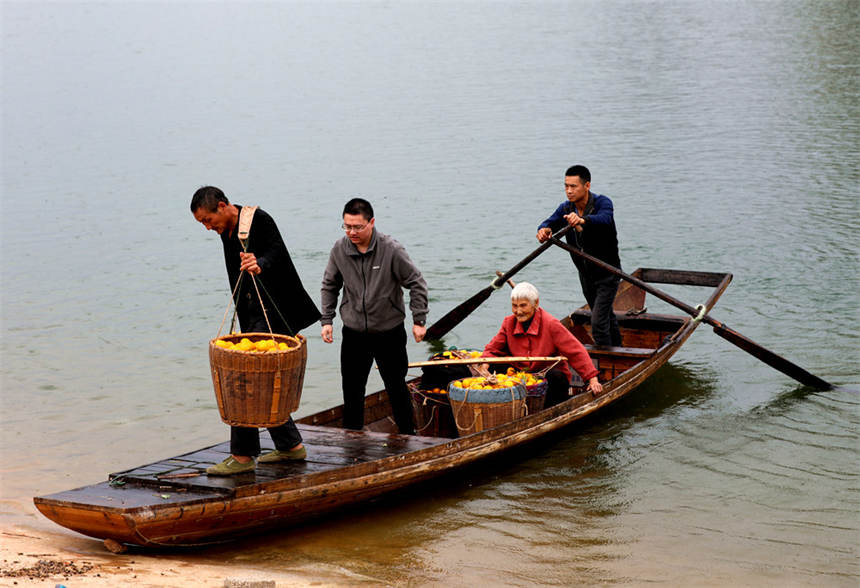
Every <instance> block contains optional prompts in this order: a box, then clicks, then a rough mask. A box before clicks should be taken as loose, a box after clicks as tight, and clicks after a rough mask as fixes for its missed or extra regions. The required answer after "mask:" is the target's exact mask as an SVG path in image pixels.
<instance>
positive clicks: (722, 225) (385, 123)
mask: <svg viewBox="0 0 860 588" xmlns="http://www.w3.org/2000/svg"><path fill="white" fill-rule="evenodd" d="M858 12H860V11H858V4H857V3H855V2H850V1H846V2H828V3H820V2H803V1H799V0H787V1H785V2H754V1H750V2H740V1H737V2H719V3H705V2H678V3H668V2H617V1H616V2H584V1H583V2H572V3H549V2H547V3H531V4H518V3H507V2H498V3H496V2H494V3H489V2H465V3H402V4H401V3H361V4H359V3H349V2H340V3H335V2H332V3H322V4H312V3H286V2H284V3H218V4H215V3H212V4H209V3H176V4H164V5H162V4H150V3H123V4H88V3H69V4H42V3H26V4H25V3H4V4H3V6H2V13H3V14H2V39H3V40H2V54H3V57H2V66H3V88H4V89H3V93H2V103H0V105H2V199H3V201H2V202H3V215H2V220H0V238H2V242H0V243H2V248H0V255H2V286H0V288H2V289H0V303H2V348H0V349H2V371H0V373H2V380H0V384H2V416H0V428H2V432H0V442H2V446H0V447H2V454H3V466H2V468H0V476H2V478H0V484H2V503H0V522H2V523H3V524H10V525H25V526H31V527H33V528H35V529H44V530H56V529H58V528H57V527H56V526H55V525H53V524H52V523H50V522H49V521H47V520H45V519H43V518H41V517H40V515H38V514H37V513H36V511H35V509H34V507H33V506H32V502H31V497H32V496H33V495H40V494H46V493H50V492H54V491H58V490H62V489H66V488H70V487H75V486H80V485H84V484H88V483H93V482H97V481H100V480H103V479H104V478H105V476H106V474H107V473H108V472H111V471H117V470H122V469H126V468H129V467H133V466H136V465H140V464H142V463H147V462H150V461H154V460H156V459H160V458H163V457H166V456H169V455H176V454H179V453H182V452H186V451H190V450H193V449H197V448H199V447H202V446H204V445H208V444H214V443H218V442H221V441H223V440H226V438H227V435H228V430H227V427H226V426H225V425H223V424H222V423H221V422H220V419H219V417H218V411H217V406H216V405H215V401H214V397H213V393H212V390H211V382H210V380H209V374H208V358H207V354H206V344H207V341H208V340H209V339H210V338H212V337H214V336H215V335H216V333H217V331H218V327H219V324H220V322H221V318H222V316H223V313H224V311H225V309H226V305H227V302H228V292H227V286H226V275H225V271H224V267H223V259H222V254H221V248H220V243H219V242H218V240H217V237H216V236H215V235H214V234H213V233H206V232H205V231H204V229H203V228H202V227H201V226H200V225H199V224H198V223H196V222H195V221H194V219H193V218H192V216H191V214H190V212H189V211H188V203H189V201H190V197H191V194H192V193H193V192H194V190H195V189H196V188H197V187H199V186H201V185H204V184H215V185H218V186H220V187H222V188H223V189H224V190H225V191H226V193H227V194H228V196H230V197H231V199H233V200H234V201H236V202H238V203H240V204H257V205H259V206H261V207H263V208H264V209H265V210H267V211H268V212H270V213H271V214H272V215H273V216H274V218H275V219H276V220H277V222H278V223H279V226H280V229H281V232H282V233H283V234H284V236H285V240H286V242H287V246H288V247H289V249H290V252H291V254H292V257H293V260H294V261H295V263H296V266H297V267H298V269H299V272H300V274H301V275H302V277H303V279H304V281H305V285H306V287H307V288H308V290H309V291H310V292H312V293H314V296H315V297H316V294H315V293H316V292H317V291H318V288H319V283H320V280H321V277H322V271H323V269H324V266H325V262H326V259H327V256H328V251H329V249H330V247H331V245H332V243H333V242H334V241H335V239H337V238H339V237H340V234H341V232H340V229H339V226H340V222H341V219H340V217H339V212H340V210H341V208H342V206H343V203H344V202H345V201H346V200H347V199H348V198H350V197H352V196H355V195H361V196H364V197H366V198H368V199H369V200H371V202H372V203H373V204H374V207H375V209H376V217H377V227H378V229H379V230H381V231H382V232H385V233H389V234H392V235H394V236H395V237H396V238H397V239H398V240H399V241H400V242H401V243H403V244H404V245H405V246H406V248H407V250H408V251H409V253H410V255H411V256H412V258H413V259H414V260H415V261H416V263H417V264H418V265H419V267H420V268H421V270H422V271H423V273H424V275H425V277H426V279H427V282H428V284H429V288H430V320H431V322H432V320H435V319H438V318H439V317H441V316H442V315H443V314H445V313H446V312H447V311H448V310H450V309H451V308H453V307H454V306H456V305H457V304H459V303H460V302H462V301H463V300H465V299H466V298H468V297H469V296H471V295H472V294H474V293H475V292H477V291H479V290H480V289H482V288H483V287H484V286H485V285H486V284H487V283H489V281H490V280H492V279H493V278H494V272H495V271H496V270H506V269H508V268H510V267H511V266H513V265H514V264H515V263H516V262H517V261H519V260H520V259H521V258H523V257H524V256H525V255H526V254H527V253H529V252H530V251H531V250H533V249H534V247H535V246H536V241H535V239H534V233H535V229H536V227H537V224H538V223H539V222H540V221H541V220H542V219H543V218H545V216H547V215H548V214H549V212H550V211H551V210H552V209H553V208H554V207H555V206H556V205H557V204H558V203H559V202H560V201H561V200H562V199H563V197H564V194H563V189H562V175H563V171H564V169H566V167H567V166H568V165H571V164H573V163H584V164H586V165H588V166H589V167H590V168H591V171H592V174H593V183H592V184H593V189H594V190H595V191H597V192H600V193H604V194H607V195H609V196H610V197H611V198H612V199H613V201H614V203H615V208H616V220H617V224H618V229H619V235H620V243H621V258H622V264H623V266H624V268H625V269H626V270H628V271H631V270H633V269H634V268H636V267H640V266H641V267H666V268H676V269H691V270H704V271H729V272H732V273H733V274H734V281H733V284H732V285H731V286H730V287H729V289H728V291H727V292H726V293H725V295H724V296H723V297H722V299H721V301H720V303H719V304H718V305H717V307H716V309H715V310H714V312H713V313H712V314H713V316H714V317H716V318H718V319H719V320H721V321H724V322H725V323H726V324H728V325H729V326H731V327H733V328H735V329H737V330H738V331H740V332H742V333H743V334H745V335H746V336H748V337H750V338H751V339H753V340H754V341H757V342H759V343H760V344H762V345H764V346H765V347H768V348H770V349H772V350H774V351H776V352H777V353H780V354H781V355H783V356H785V357H787V358H789V359H791V360H792V361H795V362H797V363H799V364H801V365H802V366H803V367H805V368H806V369H808V370H809V371H811V372H812V373H814V374H816V375H818V376H820V377H822V378H824V379H826V380H828V381H831V382H833V383H835V384H837V385H838V386H839V388H837V389H836V390H832V391H828V392H815V391H812V390H809V389H806V388H803V387H800V386H798V385H797V384H796V383H794V382H793V381H792V380H790V379H788V378H786V377H785V376H783V375H782V374H780V373H778V372H775V371H774V370H772V369H771V368H769V367H767V366H765V365H764V364H762V363H760V362H758V361H757V360H755V359H754V358H752V357H751V356H749V355H747V354H745V353H744V352H742V351H740V350H738V349H736V348H735V347H733V346H732V345H731V344H729V343H728V342H726V341H724V340H722V339H720V338H719V337H716V336H715V335H714V334H713V333H711V332H710V331H709V329H707V328H702V329H700V330H699V331H697V332H696V333H695V335H694V336H693V337H692V339H691V340H690V341H689V342H688V344H687V345H686V346H685V347H684V348H683V349H682V350H681V352H680V353H679V354H678V355H676V356H675V358H674V359H673V361H672V364H671V365H670V366H668V367H666V368H664V369H663V370H661V372H659V373H658V374H657V375H656V376H655V377H654V378H653V379H652V380H651V381H649V382H648V383H647V384H646V385H645V386H643V387H642V388H641V389H640V390H639V391H638V392H637V393H635V394H634V395H632V396H630V397H629V398H627V399H625V400H624V401H623V402H622V403H620V404H619V405H617V406H615V407H613V408H612V409H610V410H609V411H608V412H606V413H605V414H601V415H599V416H598V417H597V418H594V419H590V420H589V421H587V422H585V423H583V424H582V425H580V426H578V427H576V428H575V429H574V430H572V431H571V434H570V435H569V436H567V437H561V438H558V439H554V440H553V442H552V443H548V444H546V445H544V446H541V447H540V448H538V449H536V450H535V452H534V453H533V454H530V455H524V456H519V458H518V459H516V460H511V461H510V462H504V463H495V464H492V465H491V466H488V467H483V468H479V469H476V470H475V471H472V472H467V473H466V475H463V476H458V477H456V478H452V479H448V480H445V481H444V482H442V483H440V484H438V485H434V486H432V487H430V488H426V489H422V491H421V492H420V493H419V494H418V495H417V497H414V498H411V499H399V500H394V499H392V500H391V501H385V502H383V503H382V504H378V505H375V506H373V507H369V508H360V509H355V510H354V511H351V512H347V513H344V514H342V515H339V516H337V517H335V518H333V519H329V520H327V521H325V522H323V523H321V524H318V525H311V526H308V527H303V528H300V529H298V530H295V531H291V532H289V533H283V534H276V535H273V536H267V537H265V538H263V539H259V540H255V541H253V542H245V543H242V544H241V545H240V546H232V547H225V548H219V549H218V550H213V551H209V552H206V553H196V554H189V556H188V557H189V560H190V561H201V560H205V561H214V560H218V561H225V560H226V561H228V562H230V563H233V564H234V565H238V566H247V567H254V568H260V569H263V570H271V571H291V572H297V573H300V574H301V575H302V576H304V577H306V578H308V579H309V580H312V579H318V580H320V581H323V582H328V583H335V584H338V583H341V584H347V585H352V584H356V583H370V584H376V583H388V584H395V585H402V584H409V585H421V586H423V585H428V586H429V585H443V584H444V585H475V584H478V583H481V584H485V585H523V586H525V585H535V584H539V585H571V584H573V583H583V584H590V585H595V584H633V585H641V584H645V583H652V582H653V583H660V584H669V585H690V584H696V585H701V584H708V585H760V584H762V583H765V584H767V583H773V584H780V585H785V584H789V585H811V584H815V585H836V586H840V585H844V586H854V585H856V583H857V580H858V569H857V564H856V559H857V558H856V556H857V548H858V543H860V541H858V539H860V533H858V516H857V513H858V502H860V501H859V500H858V492H857V487H858V484H857V472H858V470H859V469H860V468H858V459H857V449H858V443H857V430H858V421H860V417H858V392H857V390H858V389H860V377H858V372H860V370H858V335H857V333H858V323H860V312H858V300H857V295H856V292H857V291H858V289H860V288H858V286H860V284H858V280H857V273H858V237H857V230H856V229H857V219H858V178H860V173H858V171H857V170H858V136H860V133H858V120H860V117H858V114H860V113H858V110H860V109H858V99H857V97H858V84H857V68H858V62H857V55H858V54H860V51H858V43H857V41H856V39H857V38H860V36H858V34H857V32H858V30H857V29H858V22H860V15H858ZM517 279H519V280H528V281H531V282H533V283H534V284H536V285H537V286H538V288H539V289H540V290H541V303H542V305H543V306H544V307H545V308H546V309H548V310H549V311H550V312H552V313H553V314H556V315H559V316H561V315H563V314H565V313H566V312H569V311H570V310H571V309H572V308H574V307H576V306H579V305H580V304H582V303H583V300H582V295H581V292H580V290H579V286H578V281H577V279H576V275H575V273H574V270H573V267H572V264H571V263H570V260H569V257H568V256H567V254H566V253H564V252H562V251H549V252H547V253H545V254H544V255H542V256H541V257H540V258H538V259H537V260H536V261H534V262H533V263H532V264H530V265H529V266H528V267H527V268H526V269H525V270H523V271H522V272H521V273H520V274H519V275H518V278H517ZM667 290H669V291H670V292H671V293H672V294H673V295H675V296H677V297H679V298H681V299H682V300H684V301H686V302H688V303H690V304H692V305H695V304H697V303H699V302H702V301H704V298H705V297H706V296H707V293H706V292H703V291H700V290H697V289H680V288H677V289H670V288H667ZM648 306H649V309H650V310H652V311H655V312H670V310H671V309H669V308H668V307H667V306H666V305H664V304H662V303H660V302H658V301H655V300H651V299H649V301H648ZM508 312H509V303H508V300H507V298H506V294H505V293H504V291H502V292H499V293H497V294H495V295H494V296H493V297H492V298H491V299H490V300H489V301H488V302H486V303H485V304H484V305H482V306H481V307H480V308H479V309H478V310H477V311H476V312H475V313H474V314H473V315H471V316H470V317H469V319H468V320H467V321H466V322H464V323H462V324H461V325H460V326H458V327H457V328H456V329H455V330H454V331H453V332H452V333H451V334H450V335H449V336H448V337H446V340H445V343H446V344H448V345H458V346H464V347H480V346H482V345H483V344H484V343H486V341H488V340H489V339H490V337H491V336H492V335H493V334H494V333H495V331H496V329H497V328H498V325H499V323H500V321H501V319H502V317H503V316H504V315H505V314H507V313H508ZM336 326H337V325H336ZM335 332H336V334H337V330H336V331H335ZM305 334H306V335H307V336H308V337H309V355H310V357H309V364H308V372H307V377H306V382H305V388H304V393H303V397H302V406H301V409H300V415H303V414H309V413H311V412H315V411H317V410H321V409H323V408H327V407H329V406H332V405H334V404H337V403H339V402H340V390H339V379H340V376H339V371H338V346H337V345H336V344H335V345H326V344H324V343H323V342H322V341H321V340H320V338H319V332H318V328H317V327H311V328H310V329H308V330H307V331H306V332H305ZM409 353H410V357H411V358H412V359H421V358H424V357H426V356H427V355H428V354H429V353H430V349H429V347H428V346H427V345H426V344H415V343H414V342H413V343H411V344H410V347H409ZM371 385H372V386H373V387H374V388H375V387H377V386H378V385H379V380H378V378H377V377H376V376H375V375H374V376H373V378H372V382H371ZM67 537H68V539H67V541H68V542H69V543H70V544H74V545H75V548H76V549H80V550H83V551H86V550H90V549H92V550H95V551H98V550H100V549H101V547H100V545H99V544H98V543H97V542H95V541H90V540H87V539H83V538H79V537H78V536H76V535H73V534H71V533H68V535H67Z"/></svg>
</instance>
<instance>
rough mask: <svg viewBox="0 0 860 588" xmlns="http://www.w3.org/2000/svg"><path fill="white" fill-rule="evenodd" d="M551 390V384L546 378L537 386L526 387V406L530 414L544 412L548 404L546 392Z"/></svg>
mask: <svg viewBox="0 0 860 588" xmlns="http://www.w3.org/2000/svg"><path fill="white" fill-rule="evenodd" d="M548 388H549V383H548V382H547V381H546V378H544V379H543V380H541V381H540V382H539V383H537V384H532V385H531V386H526V406H527V407H528V409H529V414H534V413H536V412H540V411H542V410H543V407H544V403H545V402H546V391H547V389H548Z"/></svg>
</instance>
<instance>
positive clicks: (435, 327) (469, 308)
mask: <svg viewBox="0 0 860 588" xmlns="http://www.w3.org/2000/svg"><path fill="white" fill-rule="evenodd" d="M570 228H571V227H570V225H568V226H566V227H564V228H563V229H561V230H560V231H558V232H557V233H555V234H554V235H553V236H552V238H555V239H558V238H559V237H562V236H564V235H565V233H567V232H568V231H569V230H570ZM550 245H552V243H551V242H550V241H544V242H543V243H542V244H541V246H540V247H538V248H537V249H535V250H534V251H532V252H531V253H530V254H528V255H527V256H526V257H525V258H524V259H523V260H522V261H520V262H519V263H518V264H516V265H515V266H514V267H512V268H511V269H509V270H508V271H507V272H505V273H504V274H503V275H501V276H499V277H497V278H496V279H495V280H493V281H492V282H491V283H490V285H489V286H487V287H486V288H484V289H483V290H481V291H480V292H478V293H477V294H475V295H474V296H472V297H471V298H469V299H468V300H466V301H465V302H463V303H462V304H460V306H457V307H455V308H454V309H453V310H451V311H450V312H448V314H446V315H445V316H443V317H442V318H440V319H439V320H438V321H436V322H435V323H433V324H432V325H430V327H428V328H427V333H426V334H425V335H424V339H425V340H427V341H432V340H434V339H440V338H442V337H443V336H445V335H446V334H447V333H448V331H450V330H451V329H453V328H454V327H456V326H457V325H459V324H460V323H461V322H462V321H463V319H465V318H466V317H467V316H469V315H470V314H472V313H473V312H474V311H475V309H476V308H478V307H479V306H481V304H483V303H484V301H485V300H487V298H489V297H490V294H492V293H493V292H495V291H496V290H498V289H499V288H501V287H502V285H503V284H504V283H505V282H506V281H507V280H508V279H509V278H511V277H513V275H514V274H515V273H517V272H518V271H520V270H521V269H523V268H524V267H525V266H527V265H528V264H529V263H531V262H532V260H533V259H534V258H535V257H537V256H538V255H540V254H541V253H543V252H544V251H546V250H547V249H549V247H550Z"/></svg>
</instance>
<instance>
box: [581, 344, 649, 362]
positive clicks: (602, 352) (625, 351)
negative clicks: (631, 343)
mask: <svg viewBox="0 0 860 588" xmlns="http://www.w3.org/2000/svg"><path fill="white" fill-rule="evenodd" d="M585 350H586V351H588V355H590V356H591V357H608V356H615V357H634V358H637V359H646V358H648V357H651V355H652V354H653V353H654V351H655V350H654V349H649V348H647V347H610V346H600V347H597V346H594V345H590V344H586V345H585Z"/></svg>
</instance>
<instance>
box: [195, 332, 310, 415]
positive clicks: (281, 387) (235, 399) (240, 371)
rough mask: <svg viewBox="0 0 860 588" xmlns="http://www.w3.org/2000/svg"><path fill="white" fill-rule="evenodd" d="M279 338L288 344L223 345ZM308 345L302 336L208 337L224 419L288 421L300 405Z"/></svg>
mask: <svg viewBox="0 0 860 588" xmlns="http://www.w3.org/2000/svg"><path fill="white" fill-rule="evenodd" d="M244 337H247V338H248V339H250V340H251V341H253V342H256V341H259V340H261V339H274V340H275V342H276V343H281V342H283V343H286V344H287V345H288V346H289V349H284V350H281V351H270V352H265V353H260V352H252V351H237V350H235V349H223V348H221V347H218V346H217V345H215V341H217V340H218V339H222V340H225V341H232V342H233V343H238V342H239V341H240V340H241V339H242V338H244ZM307 360H308V348H307V344H306V341H305V338H304V337H303V336H301V335H298V336H297V337H290V336H287V335H277V334H276V335H272V334H270V333H236V334H232V335H224V336H222V337H218V338H216V339H212V340H211V341H210V342H209V363H210V365H211V367H212V383H213V385H214V387H215V399H216V400H217V401H218V411H219V412H220V413H221V420H222V421H224V422H225V423H227V424H228V425H232V426H234V427H276V426H278V425H283V424H284V423H286V422H287V421H288V420H289V418H290V414H291V413H293V412H295V411H296V410H297V409H298V408H299V402H300V401H301V397H302V385H303V384H304V379H305V365H306V364H307Z"/></svg>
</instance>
